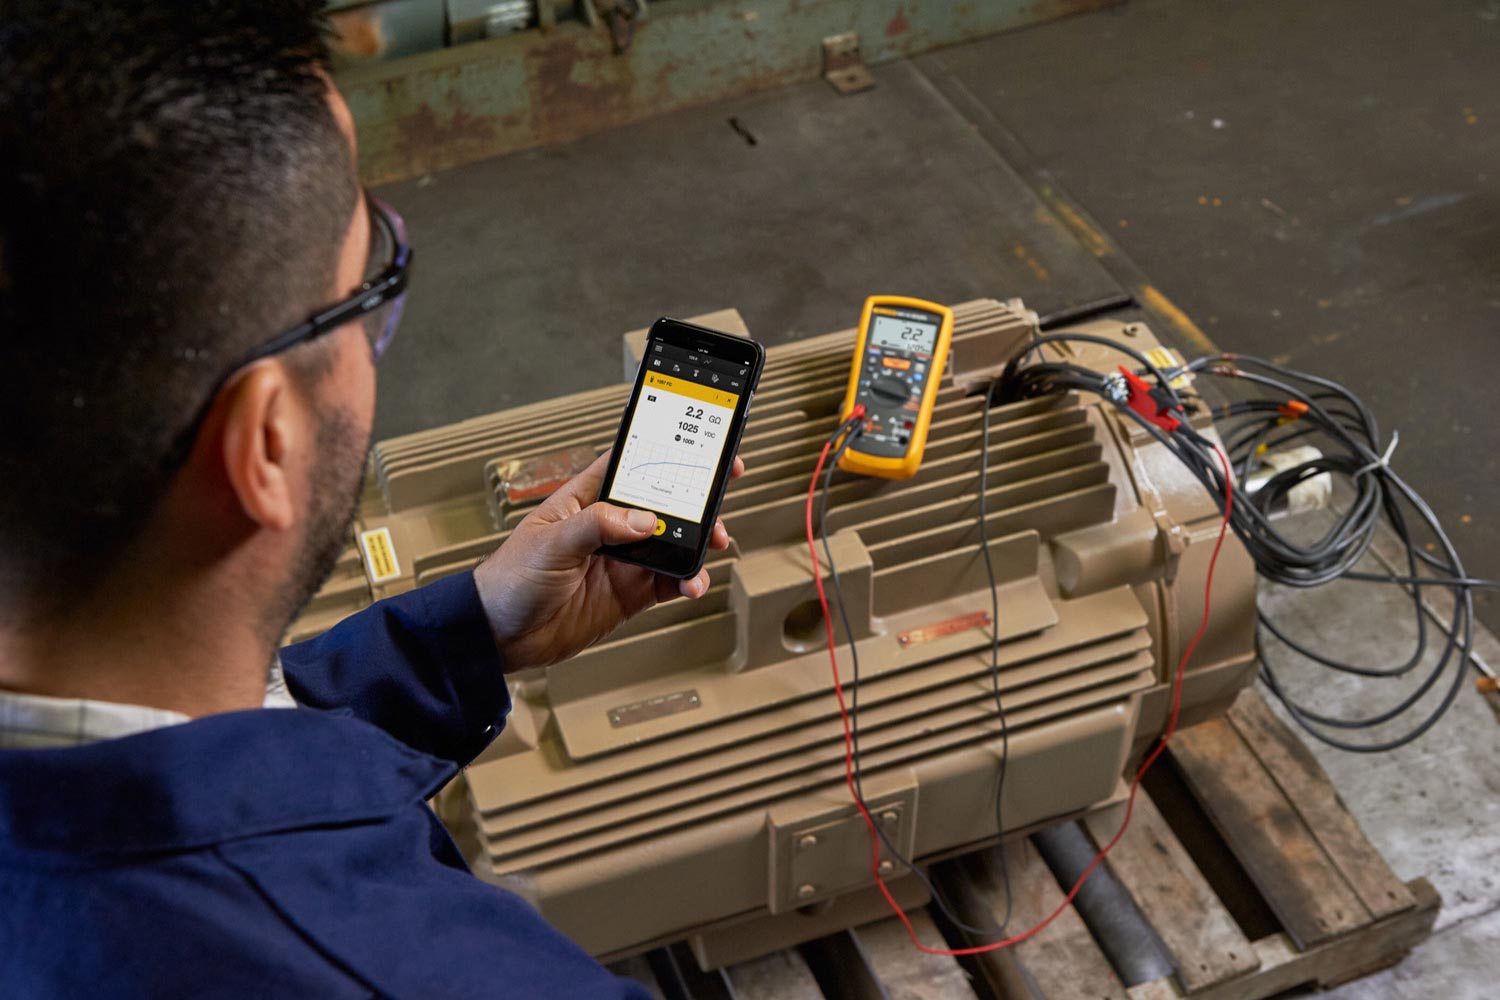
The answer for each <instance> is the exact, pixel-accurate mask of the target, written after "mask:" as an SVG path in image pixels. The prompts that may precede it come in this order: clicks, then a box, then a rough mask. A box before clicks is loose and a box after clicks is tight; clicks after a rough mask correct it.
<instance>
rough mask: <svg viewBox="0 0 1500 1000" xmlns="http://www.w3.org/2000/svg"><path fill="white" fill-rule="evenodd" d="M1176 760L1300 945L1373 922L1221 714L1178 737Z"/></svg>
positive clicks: (1174, 749) (1174, 744) (1174, 750)
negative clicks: (1219, 716)
mask: <svg viewBox="0 0 1500 1000" xmlns="http://www.w3.org/2000/svg"><path fill="white" fill-rule="evenodd" d="M1171 753H1172V758H1173V760H1174V761H1175V762H1176V763H1177V766H1178V767H1179V768H1180V770H1181V771H1182V775H1183V777H1184V778H1185V779H1186V780H1187V783H1188V785H1189V786H1190V787H1191V788H1192V790H1193V794H1194V796H1195V797H1196V798H1197V799H1198V801H1199V803H1200V804H1201V805H1202V806H1203V809H1204V811H1205V812H1207V813H1208V816H1209V818H1210V819H1211V820H1212V821H1213V824H1214V827H1215V828H1216V829H1217V830H1218V831H1219V833H1220V835H1221V836H1223V838H1224V839H1225V840H1226V841H1228V843H1229V845H1230V847H1232V848H1233V849H1234V853H1235V856H1236V857H1237V858H1239V861H1240V864H1241V865H1242V866H1243V867H1244V869H1245V872H1246V874H1248V875H1249V876H1250V878H1251V880H1252V881H1254V883H1255V885H1256V887H1257V888H1258V889H1259V890H1260V892H1261V895H1263V896H1264V897H1265V899H1266V903H1267V904H1268V905H1269V906H1270V907H1271V910H1272V912H1274V913H1275V914H1276V916H1277V918H1278V919H1279V920H1280V921H1281V923H1282V925H1283V926H1284V927H1285V928H1286V931H1287V933H1288V934H1290V935H1291V937H1292V940H1294V941H1296V942H1297V945H1298V947H1301V948H1308V947H1310V946H1312V945H1315V944H1320V943H1322V942H1324V941H1328V940H1330V939H1332V938H1335V937H1338V936H1339V935H1341V934H1347V933H1349V932H1350V931H1352V930H1354V929H1356V928H1358V927H1360V926H1362V925H1364V924H1367V923H1369V922H1370V921H1371V919H1372V915H1371V914H1370V911H1369V910H1368V909H1367V908H1366V907H1365V904H1364V903H1362V902H1360V899H1359V897H1358V896H1357V895H1355V893H1354V890H1353V889H1351V888H1350V887H1349V883H1348V882H1347V881H1346V880H1345V879H1344V876H1343V875H1342V874H1341V873H1340V872H1339V870H1338V868H1337V867H1336V866H1335V865H1334V864H1333V862H1332V861H1330V860H1329V858H1328V854H1327V852H1325V851H1324V850H1323V845H1322V844H1321V843H1320V842H1319V841H1318V838H1317V837H1316V835H1314V833H1313V831H1312V830H1310V829H1309V828H1308V826H1307V824H1306V823H1305V822H1303V820H1302V817H1301V816H1299V815H1298V814H1297V810H1296V809H1295V808H1293V807H1292V804H1291V803H1290V802H1288V801H1287V798H1286V796H1285V795H1284V794H1283V793H1282V791H1281V789H1280V787H1278V786H1277V784H1276V781H1275V779H1273V778H1272V777H1271V775H1270V774H1269V773H1268V772H1267V771H1266V769H1265V767H1264V766H1263V765H1262V764H1261V762H1260V761H1259V759H1257V758H1256V756H1255V754H1254V753H1253V752H1252V751H1251V749H1250V747H1249V746H1247V745H1246V743H1245V741H1244V740H1243V739H1241V738H1240V734H1239V733H1238V732H1237V731H1236V730H1235V729H1234V727H1233V726H1231V725H1230V724H1229V723H1228V722H1225V721H1224V720H1223V719H1213V720H1211V721H1209V722H1203V723H1200V724H1198V725H1196V726H1193V727H1192V728H1190V729H1184V730H1182V731H1181V732H1179V733H1177V734H1176V735H1175V736H1174V737H1173V738H1172V744H1171Z"/></svg>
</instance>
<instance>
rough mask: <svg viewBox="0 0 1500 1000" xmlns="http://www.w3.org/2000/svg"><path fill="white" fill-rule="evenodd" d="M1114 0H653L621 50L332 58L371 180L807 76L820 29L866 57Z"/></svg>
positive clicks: (568, 34)
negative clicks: (340, 64)
mask: <svg viewBox="0 0 1500 1000" xmlns="http://www.w3.org/2000/svg"><path fill="white" fill-rule="evenodd" d="M1116 2H1119V0H971V2H952V0H903V2H895V0H658V2H656V3H654V4H652V5H651V9H650V15H649V16H648V17H646V18H645V19H643V20H642V21H640V22H639V24H638V25H637V26H636V29H635V36H634V40H633V42H632V43H631V45H630V47H629V49H628V50H627V51H625V52H623V53H616V52H615V51H614V46H613V43H612V41H611V39H610V35H609V32H608V31H607V30H605V29H604V28H603V27H599V28H594V29H591V28H589V27H587V26H586V25H584V24H581V23H577V22H572V23H561V24H558V25H557V26H556V27H554V28H552V29H550V30H547V31H540V30H533V31H526V32H522V33H519V34H515V35H510V36H507V37H502V38H495V39H489V40H486V41H482V42H474V43H470V44H466V45H460V46H455V47H453V48H448V49H440V50H436V51H432V52H426V53H422V54H420V55H415V56H410V57H406V58H402V59H397V60H392V61H388V62H383V63H376V64H371V65H367V66H361V67H358V68H351V69H347V70H343V71H340V73H339V74H338V82H339V86H340V88H341V89H342V90H343V92H344V95H345V97H346V98H347V99H348V101H349V106H350V108H351V109H352V110H353V112H354V118H355V121H356V122H357V123H358V127H359V138H360V150H361V152H360V156H361V162H362V164H363V171H364V174H365V179H366V180H367V182H369V183H380V182H384V181H391V180H398V179H401V178H404V177H410V176H413V175H417V174H422V173H427V172H430V171H433V170H439V169H442V168H444V167H450V166H455V165H457V164H460V163H466V162H469V161H472V160H476V159H480V158H483V157H487V156H494V155H497V154H500V153H506V152H510V151H513V150H517V149H524V148H527V147H530V146H537V145H545V144H548V143H554V142H562V141H567V140H569V139H575V138H578V137H580V136H583V135H587V134H589V133H591V132H595V131H598V130H600V129H603V128H608V127H610V126H614V125H621V124H625V123H627V122H632V121H638V120H640V119H642V118H645V117H649V116H651V115H655V114H659V113H661V112H664V111H669V110H673V109H677V108H685V107H690V106H692V105H696V104H703V103H707V102H710V101H715V100H720V99H722V98H725V97H731V96H735V95H738V94H745V93H750V92H752V91H756V90H762V89H765V88H769V87H775V86H779V85H783V84H787V83H792V82H795V81H798V80H806V79H810V78H813V77H816V76H817V75H818V74H819V73H820V72H821V71H822V46H821V43H822V40H823V39H824V38H826V37H828V36H830V35H836V34H839V33H842V32H846V31H851V30H852V31H856V32H858V33H859V37H860V43H861V46H862V48H863V52H864V58H865V61H866V62H869V63H876V62H881V61H884V60H887V59H894V58H898V57H901V56H909V55H914V54H916V53H919V52H925V51H927V50H929V49H933V48H937V47H940V46H943V45H951V44H954V43H956V42H962V41H966V40H969V39H973V38H979V37H982V36H985V35H990V34H994V33H995V32H998V31H1003V30H1006V29H1009V28H1015V27H1019V26H1021V25H1026V24H1032V23H1036V22H1038V21H1044V20H1049V19H1051V18H1056V17H1061V16H1064V15H1067V14H1071V13H1076V12H1079V11H1083V10H1091V9H1095V8H1099V7H1104V6H1109V5H1111V4H1112V3H1116Z"/></svg>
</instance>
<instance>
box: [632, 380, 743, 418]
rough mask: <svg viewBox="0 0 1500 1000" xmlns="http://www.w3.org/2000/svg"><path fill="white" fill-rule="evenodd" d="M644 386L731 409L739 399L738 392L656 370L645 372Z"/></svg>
mask: <svg viewBox="0 0 1500 1000" xmlns="http://www.w3.org/2000/svg"><path fill="white" fill-rule="evenodd" d="M646 388H648V389H661V390H664V391H666V392H675V393H676V394H677V395H679V396H687V397H688V398H690V399H696V400H699V401H701V402H704V403H712V404H714V405H715V406H727V407H728V408H729V409H731V410H732V409H734V408H735V406H736V405H737V404H738V403H739V401H740V397H739V393H735V392H726V391H725V390H723V389H715V388H714V387H713V386H711V385H699V384H698V383H697V382H689V381H688V380H687V379H685V378H673V377H672V376H670V375H659V374H657V373H656V372H647V373H646Z"/></svg>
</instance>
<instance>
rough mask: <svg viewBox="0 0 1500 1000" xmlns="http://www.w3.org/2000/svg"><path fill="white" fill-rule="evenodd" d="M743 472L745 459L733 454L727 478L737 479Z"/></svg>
mask: <svg viewBox="0 0 1500 1000" xmlns="http://www.w3.org/2000/svg"><path fill="white" fill-rule="evenodd" d="M744 474H745V460H744V459H743V458H740V456H738V455H736V456H734V464H733V465H731V466H730V467H729V478H730V479H738V478H740V477H741V476H743V475H744Z"/></svg>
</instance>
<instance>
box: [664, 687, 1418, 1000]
mask: <svg viewBox="0 0 1500 1000" xmlns="http://www.w3.org/2000/svg"><path fill="white" fill-rule="evenodd" d="M1118 823H1119V815H1118V812H1116V813H1113V814H1112V813H1108V812H1106V813H1103V814H1099V815H1096V816H1093V817H1091V818H1090V819H1088V820H1087V821H1086V822H1085V823H1084V824H1083V829H1084V831H1085V832H1086V834H1087V835H1088V837H1089V838H1091V840H1092V842H1093V843H1094V844H1095V845H1098V844H1102V843H1104V842H1106V841H1107V840H1108V839H1109V838H1110V837H1111V836H1112V835H1113V834H1114V831H1115V829H1116V827H1117V825H1118ZM1006 850H1007V856H1008V863H1009V870H1010V879H1011V884H1012V886H1013V895H1014V913H1013V915H1012V918H1011V924H1010V927H1011V928H1012V930H1017V929H1023V928H1026V927H1030V926H1032V925H1033V924H1035V923H1036V922H1037V921H1039V920H1040V919H1042V918H1043V917H1044V916H1045V915H1047V914H1049V913H1051V912H1052V910H1053V909H1055V908H1056V906H1057V905H1058V903H1059V902H1061V900H1062V897H1063V890H1062V889H1061V888H1059V885H1058V879H1057V878H1056V877H1055V876H1054V874H1053V872H1052V870H1051V869H1050V868H1049V867H1048V865H1047V864H1046V863H1045V862H1044V861H1043V859H1042V856H1041V854H1040V853H1039V852H1038V850H1037V848H1036V847H1035V846H1034V845H1033V843H1032V841H1031V840H1030V839H1026V838H1023V839H1020V840H1016V841H1013V842H1012V843H1011V844H1009V845H1008V846H1007V848H1006ZM1105 866H1106V868H1107V871H1108V874H1109V875H1110V876H1112V878H1113V880H1114V882H1115V883H1116V886H1115V888H1114V891H1115V892H1117V893H1118V892H1120V891H1123V893H1124V894H1125V896H1127V897H1128V901H1124V902H1123V903H1122V905H1123V907H1124V908H1125V909H1129V906H1130V904H1131V903H1133V904H1134V907H1135V909H1136V911H1137V915H1138V916H1139V917H1140V918H1143V921H1144V923H1145V924H1147V925H1149V928H1150V933H1151V934H1154V936H1155V941H1156V944H1157V945H1159V947H1160V951H1159V952H1158V954H1163V955H1164V956H1165V957H1166V959H1168V960H1169V964H1170V968H1171V970H1172V971H1171V973H1170V974H1169V975H1165V976H1163V977H1162V978H1157V979H1154V980H1151V981H1147V982H1139V983H1136V984H1134V985H1130V986H1127V985H1126V984H1125V983H1124V982H1123V981H1122V979H1121V977H1120V974H1119V973H1118V972H1117V971H1116V967H1115V965H1114V964H1112V963H1111V961H1110V959H1109V958H1107V957H1106V950H1107V949H1106V948H1103V947H1101V941H1106V942H1107V938H1108V935H1109V934H1111V933H1114V931H1112V930H1110V929H1108V928H1103V927H1101V926H1091V925H1090V923H1089V922H1088V920H1087V919H1086V918H1085V916H1084V915H1083V914H1084V912H1086V911H1087V908H1086V907H1083V908H1074V907H1073V906H1069V907H1068V908H1067V909H1066V910H1065V911H1064V912H1063V914H1062V916H1061V917H1059V919H1058V920H1057V921H1055V922H1054V923H1053V924H1052V925H1051V926H1050V927H1048V928H1047V930H1045V931H1043V932H1042V933H1040V934H1038V935H1037V936H1035V937H1033V938H1031V939H1029V940H1027V941H1024V942H1022V943H1020V944H1018V945H1016V946H1015V947H1014V948H1010V949H1006V950H1002V951H999V952H993V953H989V954H986V955H982V956H978V957H976V958H972V959H965V960H963V961H962V962H960V961H959V960H956V959H953V958H948V957H944V956H933V955H927V954H924V953H922V952H920V951H918V950H917V949H915V948H913V947H912V946H911V944H910V942H909V941H908V939H907V937H906V933H905V931H904V929H903V928H901V926H900V924H899V923H897V921H896V920H895V919H894V918H889V919H886V920H882V921H879V922H877V923H875V924H870V925H867V926H864V927H859V928H855V929H853V930H849V931H844V932H841V933H839V934H835V935H832V936H830V937H826V938H822V939H820V940H818V941H814V942H810V943H809V944H805V945H803V946H801V948H800V949H786V950H783V951H779V952H777V953H775V954H773V955H769V956H767V957H765V958H762V959H757V960H755V961H753V962H743V963H740V964H738V965H735V966H731V967H730V968H728V969H724V970H719V971H718V972H715V973H709V974H701V973H697V972H696V970H694V974H695V975H696V976H697V977H698V978H696V979H695V983H696V985H687V984H682V983H673V982H670V981H669V980H671V979H672V978H673V977H672V973H671V971H670V970H667V971H666V972H665V973H663V972H662V967H663V961H662V960H661V959H660V957H658V958H657V959H656V960H655V961H654V962H653V963H652V967H653V968H654V969H656V971H657V973H658V974H659V976H658V978H659V979H660V977H661V976H665V978H664V979H660V983H659V986H658V992H659V994H660V995H662V996H667V997H677V996H682V997H697V996H713V997H733V998H739V1000H759V998H772V997H775V998H778V1000H779V998H795V997H808V998H816V997H822V996H836V997H849V998H855V1000H863V998H871V1000H874V998H888V1000H948V998H954V1000H961V998H970V997H980V998H985V997H1002V998H1010V997H1026V998H1074V997H1098V998H1117V1000H1169V998H1171V1000H1179V998H1192V1000H1258V998H1262V997H1270V996H1274V995H1276V994H1279V993H1282V992H1284V991H1286V990H1289V989H1292V988H1294V987H1298V986H1316V987H1322V988H1327V987H1330V986H1334V985H1337V984H1339V983H1343V982H1347V981H1349V980H1351V979H1355V978H1358V977H1360V976H1364V975H1368V974H1369V973H1371V972H1374V971H1377V970H1379V969H1383V968H1386V967H1388V966H1390V965H1393V964H1395V963H1396V962H1398V961H1400V960H1401V958H1402V957H1403V956H1404V955H1405V954H1406V953H1407V952H1408V951H1410V950H1411V948H1412V947H1414V946H1415V945H1416V944H1418V943H1419V942H1420V941H1422V940H1423V939H1425V938H1426V937H1427V936H1428V935H1429V934H1430V933H1431V931H1432V925H1433V921H1434V920H1435V919H1436V917H1437V912H1438V908H1439V906H1440V900H1439V898H1438V895H1437V893H1436V892H1435V891H1434V890H1433V888H1432V886H1431V885H1429V884H1428V882H1427V880H1426V879H1420V878H1419V879H1415V880H1413V881H1411V882H1406V883H1403V882H1402V881H1401V880H1400V879H1398V878H1397V877H1396V876H1395V874H1394V873H1393V872H1392V871H1391V868H1390V866H1389V865H1388V864H1387V863H1386V861H1385V859H1384V858H1383V857H1381V855H1380V853H1379V852H1378V851H1377V850H1376V849H1375V847H1374V846H1373V845H1372V844H1371V843H1370V841H1369V840H1368V839H1367V838H1366V837H1365V836H1364V834H1363V832H1362V831H1361V830H1360V829H1359V826H1358V824H1357V823H1356V822H1355V820H1354V817H1353V816H1352V815H1351V814H1350V813H1349V811H1348V809H1346V808H1345V806H1344V804H1343V802H1342V801H1340V799H1339V796H1338V793H1337V792H1336V791H1335V790H1334V788H1333V786H1332V785H1331V784H1330V783H1329V780H1328V776H1327V775H1326V774H1325V773H1324V772H1323V769H1322V768H1321V767H1320V766H1319V765H1318V763H1317V761H1316V760H1315V759H1314V758H1313V756H1312V754H1311V753H1310V752H1309V751H1308V749H1307V748H1306V747H1305V746H1304V745H1303V744H1302V743H1301V741H1300V740H1299V739H1298V737H1297V736H1296V735H1295V734H1294V733H1293V732H1292V731H1291V730H1290V729H1288V728H1287V727H1286V726H1285V725H1284V724H1283V723H1282V722H1281V721H1280V720H1279V719H1278V718H1277V717H1276V716H1275V715H1274V714H1272V712H1271V710H1270V709H1269V707H1268V706H1267V705H1266V703H1265V702H1264V701H1263V700H1262V699H1261V697H1260V696H1259V695H1258V694H1255V693H1254V692H1248V691H1247V692H1245V693H1244V694H1243V695H1241V697H1240V698H1239V700H1238V701H1237V702H1236V703H1235V705H1234V707H1233V708H1232V709H1231V710H1230V712H1229V713H1228V714H1227V716H1226V717H1224V718H1222V719H1216V720H1214V721H1211V722H1207V723H1204V724H1202V725H1198V726H1194V727H1192V728H1191V729H1187V730H1183V731H1182V732H1180V733H1178V734H1177V736H1176V737H1174V739H1173V741H1172V745H1171V748H1170V751H1169V756H1168V757H1165V758H1164V759H1163V760H1162V761H1159V762H1158V764H1157V766H1156V768H1155V769H1154V770H1153V776H1152V777H1150V778H1148V780H1147V783H1146V786H1145V788H1144V789H1143V790H1142V792H1141V794H1139V795H1138V796H1137V799H1136V807H1135V815H1134V817H1133V819H1132V820H1131V825H1130V829H1129V830H1128V831H1127V833H1126V835H1125V836H1124V837H1123V838H1122V839H1121V841H1120V843H1119V844H1118V845H1117V846H1116V847H1115V849H1114V851H1113V852H1112V853H1111V855H1110V856H1109V858H1108V860H1107V861H1106V862H1105ZM939 878H940V885H946V886H947V889H946V890H945V895H948V896H949V897H950V901H951V902H952V903H953V904H954V905H955V907H956V908H957V909H958V910H959V915H960V917H961V918H962V919H964V920H965V921H966V922H968V923H971V924H981V925H982V924H983V923H984V922H985V921H986V920H987V919H994V918H995V916H997V915H998V910H999V909H1000V903H999V900H1000V899H1001V898H1002V896H1001V892H1000V889H999V883H998V868H997V855H996V854H995V852H993V851H990V852H982V853H980V854H976V855H970V856H968V857H966V858H963V859H960V860H959V861H958V862H956V863H950V864H949V865H947V866H945V867H944V868H943V869H942V870H941V871H940V872H939ZM986 911H988V912H986ZM934 916H935V914H934V913H933V912H932V911H931V910H930V908H929V909H926V910H922V911H919V912H918V913H916V914H915V915H914V922H915V923H916V924H917V927H918V932H919V935H920V936H921V938H922V939H923V941H924V942H926V943H930V944H934V945H942V944H943V941H944V934H945V933H946V934H947V936H948V938H949V939H950V944H952V943H964V942H963V941H962V940H959V939H960V938H961V935H960V934H959V932H957V931H954V930H952V929H951V928H948V929H940V928H939V926H938V925H937V923H935V922H934ZM685 954H686V952H685V949H678V951H677V953H676V958H675V960H674V962H675V964H682V963H683V962H684V961H686V960H685V959H684V958H683V956H684V955H685ZM674 962H667V963H665V964H666V965H672V964H674ZM690 978H691V977H690Z"/></svg>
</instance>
